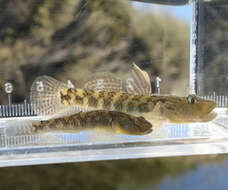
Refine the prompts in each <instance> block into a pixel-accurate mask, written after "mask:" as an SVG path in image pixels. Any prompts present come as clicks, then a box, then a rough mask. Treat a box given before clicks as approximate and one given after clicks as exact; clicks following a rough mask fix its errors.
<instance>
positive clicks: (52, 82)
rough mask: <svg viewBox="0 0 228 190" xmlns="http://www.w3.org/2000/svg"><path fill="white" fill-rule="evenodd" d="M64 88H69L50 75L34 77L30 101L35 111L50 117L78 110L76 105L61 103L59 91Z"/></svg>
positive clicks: (69, 113)
mask: <svg viewBox="0 0 228 190" xmlns="http://www.w3.org/2000/svg"><path fill="white" fill-rule="evenodd" d="M66 88H69V86H68V85H67V84H65V83H62V82H60V81H58V80H56V79H54V78H52V77H49V76H40V77H38V78H36V79H35V81H34V82H33V84H32V87H31V90H30V101H31V104H32V106H33V109H34V111H35V113H36V114H37V115H39V116H47V117H49V119H50V118H57V117H62V116H66V115H71V114H73V113H77V112H79V111H80V110H78V108H77V107H74V106H64V105H63V104H62V103H61V95H60V91H62V90H63V89H66Z"/></svg>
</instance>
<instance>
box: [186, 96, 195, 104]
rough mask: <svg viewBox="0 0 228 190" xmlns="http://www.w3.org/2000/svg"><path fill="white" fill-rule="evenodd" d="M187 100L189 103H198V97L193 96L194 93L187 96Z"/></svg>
mask: <svg viewBox="0 0 228 190" xmlns="http://www.w3.org/2000/svg"><path fill="white" fill-rule="evenodd" d="M187 100H188V103H189V104H195V103H196V101H197V100H196V97H195V96H192V95H189V96H188V97H187Z"/></svg>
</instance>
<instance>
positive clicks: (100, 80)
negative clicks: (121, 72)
mask: <svg viewBox="0 0 228 190" xmlns="http://www.w3.org/2000/svg"><path fill="white" fill-rule="evenodd" d="M84 88H85V89H88V90H104V91H122V90H123V84H122V80H121V79H119V78H118V77H115V76H113V75H112V74H111V73H98V74H94V75H92V76H91V77H90V78H89V79H87V80H86V81H85V82H84Z"/></svg>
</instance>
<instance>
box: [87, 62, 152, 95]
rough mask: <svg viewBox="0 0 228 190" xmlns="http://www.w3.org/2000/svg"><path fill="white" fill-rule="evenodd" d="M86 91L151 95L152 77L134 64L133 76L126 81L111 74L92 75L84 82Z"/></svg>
mask: <svg viewBox="0 0 228 190" xmlns="http://www.w3.org/2000/svg"><path fill="white" fill-rule="evenodd" d="M83 88H85V89H89V90H104V91H123V92H126V93H130V94H139V95H150V94H151V84H150V77H149V75H148V73H147V72H146V71H143V70H141V69H140V68H139V67H138V66H137V65H136V64H133V67H132V71H131V75H130V77H129V78H127V79H126V80H121V79H119V78H118V77H116V76H113V74H111V73H99V74H94V75H92V76H91V77H90V78H89V79H87V80H86V82H84V87H83Z"/></svg>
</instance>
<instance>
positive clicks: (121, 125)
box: [5, 64, 216, 135]
mask: <svg viewBox="0 0 228 190" xmlns="http://www.w3.org/2000/svg"><path fill="white" fill-rule="evenodd" d="M30 100H31V104H32V105H34V107H35V109H36V112H37V114H38V115H40V116H45V117H48V118H49V119H48V120H47V121H29V122H26V123H23V124H18V125H15V126H14V127H11V128H10V127H8V128H6V130H5V133H6V135H24V134H34V133H42V132H47V131H54V130H60V131H73V132H77V131H81V130H87V129H91V128H101V129H104V130H110V131H113V132H115V133H120V134H130V135H131V134H133V135H144V134H148V133H150V132H151V131H152V130H154V129H155V128H157V127H161V126H162V125H163V124H166V123H185V122H207V121H210V120H212V119H213V118H214V117H215V114H214V113H212V110H213V109H214V108H215V106H216V103H215V102H214V101H210V100H205V99H201V98H199V97H196V96H195V95H189V96H188V97H178V96H171V95H167V96H160V95H151V82H150V77H149V75H148V74H147V72H145V71H143V70H141V69H140V68H139V67H138V66H137V65H135V64H133V68H132V73H131V77H130V78H128V80H126V81H125V82H123V81H122V80H120V79H118V78H117V77H115V76H112V75H106V74H102V75H96V76H94V77H91V78H90V79H89V80H87V82H86V83H85V84H84V88H80V89H79V88H72V87H69V86H68V85H67V84H65V83H62V82H60V81H57V80H56V79H54V78H51V77H48V76H41V77H38V78H37V79H36V80H35V81H34V83H33V85H32V87H31V95H30Z"/></svg>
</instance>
